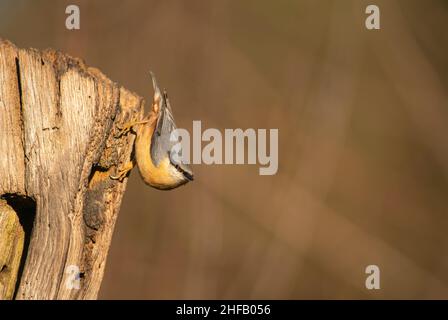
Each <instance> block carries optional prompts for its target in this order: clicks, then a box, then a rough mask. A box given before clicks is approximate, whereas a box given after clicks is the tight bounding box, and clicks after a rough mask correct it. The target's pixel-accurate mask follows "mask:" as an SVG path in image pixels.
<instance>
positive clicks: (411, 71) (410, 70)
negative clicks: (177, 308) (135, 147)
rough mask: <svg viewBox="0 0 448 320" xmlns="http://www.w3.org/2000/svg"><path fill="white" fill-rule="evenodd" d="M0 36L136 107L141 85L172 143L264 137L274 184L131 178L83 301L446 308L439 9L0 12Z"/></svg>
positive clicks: (414, 5) (444, 43)
mask: <svg viewBox="0 0 448 320" xmlns="http://www.w3.org/2000/svg"><path fill="white" fill-rule="evenodd" d="M372 3H373V4H376V5H378V6H379V7H380V10H381V30H379V31H368V30H367V29H366V28H365V26H364V20H365V18H366V16H367V15H366V14H365V13H364V11H365V8H366V6H367V5H368V4H372ZM69 4H77V5H79V7H80V9H81V29H80V30H78V31H69V30H67V29H66V28H65V19H66V17H67V15H66V14H65V8H66V6H67V5H69ZM0 36H1V37H3V38H7V39H9V40H11V41H12V42H14V43H15V44H16V45H18V46H19V47H24V48H26V47H36V48H40V49H43V48H47V47H53V48H56V49H60V50H62V51H64V52H67V53H69V54H71V55H73V56H77V57H81V58H83V59H85V61H86V62H87V64H89V65H91V66H95V67H98V68H99V69H101V70H102V71H103V72H104V73H105V74H106V75H107V76H108V77H110V78H111V79H112V80H114V81H116V82H118V83H120V84H122V85H123V86H125V87H126V88H128V89H130V90H133V91H135V92H137V93H139V94H140V95H142V96H144V97H145V98H146V100H149V99H150V97H151V95H152V90H151V85H150V79H149V76H148V71H149V70H150V69H151V70H153V71H155V73H156V75H157V76H158V79H159V82H160V83H161V85H162V86H164V87H167V88H168V90H169V93H170V98H171V102H172V105H173V109H174V114H175V117H176V120H177V124H178V125H179V126H180V127H185V128H188V129H190V128H191V126H192V120H202V126H203V128H209V127H215V128H219V129H224V128H238V127H240V128H278V129H279V170H278V173H277V175H275V176H259V175H258V166H237V165H227V166H224V165H221V166H206V165H196V166H194V167H193V169H194V171H195V174H196V180H195V181H194V182H193V183H190V184H188V185H187V186H185V187H182V188H179V189H177V190H174V191H171V192H161V191H157V190H155V189H151V188H148V187H146V186H145V185H144V183H143V182H142V181H141V180H140V177H139V175H138V173H137V171H134V172H133V173H132V175H131V177H130V181H129V184H128V188H127V192H126V195H125V197H124V200H123V204H122V209H121V212H120V215H119V219H118V222H117V225H116V229H115V234H114V238H113V242H112V247H111V250H110V255H109V259H108V265H107V267H106V273H105V277H104V282H103V285H102V290H101V292H100V298H104V299H111V298H112V299H118V298H123V299H130V298H138V299H146V298H149V299H152V298H159V299H166V298H173V299H177V298H179V299H184V298H190V299H195V298H208V299H221V298H287V299H297V298H338V299H339V298H362V299H364V298H448V273H447V272H446V271H447V268H448V254H447V253H448V236H447V228H448V215H447V213H448V212H447V204H448V199H447V192H448V144H447V136H448V135H447V133H448V125H447V123H448V99H447V93H448V90H447V85H448V59H447V57H448V1H442V0H429V1H423V0H419V1H417V0H401V1H399V0H395V1H392V0H389V1H379V0H374V1H359V0H353V1H351V0H343V1H339V0H338V1H336V0H334V1H323V0H320V1H315V0H308V1H300V0H280V1H268V0H256V1H255V0H251V1H238V0H234V1H219V2H218V1H200V0H194V1H190V0H189V1H136V0H132V1H126V2H125V1H106V0H103V1H39V0H38V1H25V0H21V1H13V0H1V2H0ZM370 264H376V265H378V266H379V267H380V269H381V289H380V290H376V291H375V290H373V291H369V290H367V289H366V288H365V286H364V282H365V278H366V274H365V273H364V270H365V268H366V266H367V265H370Z"/></svg>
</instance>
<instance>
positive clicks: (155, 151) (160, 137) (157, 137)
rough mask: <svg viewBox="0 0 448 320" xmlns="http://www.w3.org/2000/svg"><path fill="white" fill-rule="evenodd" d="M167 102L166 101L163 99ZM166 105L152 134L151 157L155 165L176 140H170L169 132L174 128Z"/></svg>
mask: <svg viewBox="0 0 448 320" xmlns="http://www.w3.org/2000/svg"><path fill="white" fill-rule="evenodd" d="M164 102H166V103H167V104H169V103H168V101H164ZM170 109H171V108H169V107H168V106H167V105H165V104H164V105H163V106H162V109H161V114H160V117H159V119H158V120H157V124H156V127H155V132H154V134H153V136H152V142H151V158H152V161H153V162H154V164H155V165H156V166H158V165H159V163H160V161H162V160H163V159H164V158H165V157H166V156H167V155H168V154H169V152H170V151H171V148H172V147H173V145H174V144H176V143H177V141H171V140H170V138H171V133H172V132H173V131H174V130H175V129H176V124H175V122H174V118H173V115H172V113H171V111H170Z"/></svg>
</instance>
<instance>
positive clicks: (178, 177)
mask: <svg viewBox="0 0 448 320" xmlns="http://www.w3.org/2000/svg"><path fill="white" fill-rule="evenodd" d="M150 73H151V78H152V85H153V88H154V98H153V103H152V110H151V111H150V112H149V114H148V115H147V116H146V117H145V118H144V119H143V120H142V121H136V122H130V123H127V124H125V125H124V127H123V128H121V129H120V133H119V135H118V137H119V136H122V135H123V134H126V133H127V132H129V131H131V130H132V131H133V132H134V133H136V135H137V137H136V139H135V144H134V154H135V159H133V160H132V161H130V162H128V163H127V164H125V165H124V166H123V167H122V168H120V169H119V170H118V175H117V176H111V178H112V179H116V180H120V181H122V180H123V179H124V178H125V177H126V175H127V173H128V172H129V171H130V170H132V168H133V167H134V166H135V162H136V163H137V166H138V169H139V171H140V175H141V177H142V179H143V181H144V182H145V183H146V184H148V185H150V186H152V187H154V188H156V189H160V190H169V189H174V188H176V187H179V186H181V185H183V184H185V183H187V182H189V181H192V180H193V173H192V171H191V169H190V168H189V166H188V165H186V164H184V163H182V161H178V160H176V159H173V156H172V153H171V150H172V148H173V146H174V145H175V144H176V143H178V141H175V140H174V141H173V139H170V138H171V134H172V133H173V131H174V130H175V129H176V124H175V123H174V118H173V113H172V110H171V106H170V102H169V100H168V94H167V92H166V91H165V90H164V92H163V93H162V92H161V91H160V89H159V86H158V85H157V81H156V78H155V76H154V74H153V73H152V72H150ZM134 128H135V130H134Z"/></svg>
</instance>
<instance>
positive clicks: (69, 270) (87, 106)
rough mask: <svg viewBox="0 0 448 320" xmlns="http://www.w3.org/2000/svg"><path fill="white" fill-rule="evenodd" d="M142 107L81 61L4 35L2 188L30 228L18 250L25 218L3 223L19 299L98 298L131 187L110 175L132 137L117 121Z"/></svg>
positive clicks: (1, 233) (0, 51) (0, 49)
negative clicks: (20, 43) (120, 134)
mask: <svg viewBox="0 0 448 320" xmlns="http://www.w3.org/2000/svg"><path fill="white" fill-rule="evenodd" d="M142 116H143V100H142V99H141V98H140V97H138V96H137V95H136V94H134V93H131V92H129V91H128V90H126V89H124V88H122V87H120V86H119V85H117V84H116V83H114V82H112V81H111V80H109V79H108V78H106V77H105V76H104V75H103V74H102V73H101V72H100V71H99V70H97V69H94V68H91V67H87V66H86V65H85V64H84V62H83V61H81V60H79V59H76V58H72V57H70V56H67V55H65V54H62V53H60V52H57V51H54V50H46V51H43V52H40V51H37V50H34V49H27V50H24V49H18V48H16V47H15V46H14V45H13V44H11V43H10V42H8V41H5V40H1V39H0V197H1V198H3V199H4V200H5V201H6V203H7V204H8V205H9V206H10V207H11V208H10V209H12V212H13V213H15V215H16V216H17V217H16V219H18V220H19V221H20V224H21V225H22V226H23V229H24V233H25V237H24V249H23V253H21V252H20V253H19V251H22V250H18V249H20V245H19V244H18V242H20V241H19V239H20V231H17V230H18V229H17V228H18V227H17V228H15V227H9V229H8V230H9V231H5V229H2V226H1V224H0V246H1V245H2V243H1V241H5V239H10V240H6V242H8V244H6V245H5V246H6V247H8V248H13V247H14V248H16V247H17V249H16V250H15V252H16V253H15V255H21V259H19V260H21V267H19V268H18V269H19V270H18V271H15V272H16V274H17V272H18V278H19V279H18V280H17V281H18V283H17V285H16V287H17V290H16V291H15V297H16V298H17V299H94V298H96V296H97V293H98V290H99V288H100V284H101V280H102V277H103V273H104V267H105V263H106V257H107V253H108V249H109V246H110V242H111V237H112V232H113V228H114V225H115V221H116V218H117V214H118V211H119V207H120V203H121V199H122V196H123V193H124V191H125V187H126V179H125V180H124V181H123V182H118V181H115V180H111V179H110V175H111V174H112V175H113V174H115V172H116V168H117V167H118V166H120V165H121V164H122V163H126V162H127V161H129V160H130V158H131V152H132V149H133V142H134V136H133V135H127V136H124V137H121V138H119V139H116V138H115V134H116V133H117V125H118V126H121V125H123V123H125V122H127V121H131V120H138V119H140V118H141V117H142ZM8 212H10V211H8ZM13 213H11V214H12V215H13ZM2 216H3V213H2ZM2 219H3V220H5V221H6V220H8V219H9V220H8V221H15V220H14V218H11V217H9V218H5V217H3V218H2ZM11 219H12V220H11ZM3 220H0V221H3ZM4 224H5V225H6V224H7V223H6V222H5V223H4ZM10 224H11V222H10V223H9V224H8V225H10ZM12 224H13V225H15V224H14V223H12ZM3 228H4V227H3ZM19 229H20V228H19ZM14 234H15V237H14V236H11V235H14ZM11 239H15V240H11ZM14 241H15V242H14ZM13 255H14V254H13ZM0 257H3V256H0ZM5 259H6V258H5ZM8 259H11V257H8ZM8 259H7V260H8ZM14 259H17V258H16V257H15V258H14ZM14 259H13V260H14ZM8 261H10V260H8ZM14 261H15V260H14ZM0 263H3V260H0ZM9 264H10V262H8V263H7V268H5V270H10V269H9ZM1 268H2V266H1V265H0V270H1ZM78 270H79V272H78ZM6 278H8V279H6ZM13 278H14V272H9V273H8V275H7V274H6V273H5V274H3V271H0V283H1V284H4V283H10V282H11V281H13ZM2 279H3V280H4V281H3V280H2ZM13 282H14V281H13ZM77 284H79V286H78V285H77ZM8 288H10V285H9V286H8ZM1 291H2V290H1V287H0V298H8V297H10V295H5V294H3V297H2V296H1V294H2V293H1ZM8 292H10V291H8Z"/></svg>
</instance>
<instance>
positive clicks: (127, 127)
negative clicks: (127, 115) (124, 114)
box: [115, 123, 134, 139]
mask: <svg viewBox="0 0 448 320" xmlns="http://www.w3.org/2000/svg"><path fill="white" fill-rule="evenodd" d="M133 125H134V124H133V123H126V124H125V125H124V126H123V127H120V126H118V125H117V129H118V133H117V134H115V138H116V139H118V138H121V137H122V136H124V135H126V134H128V133H129V131H131V130H132V126H133Z"/></svg>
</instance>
